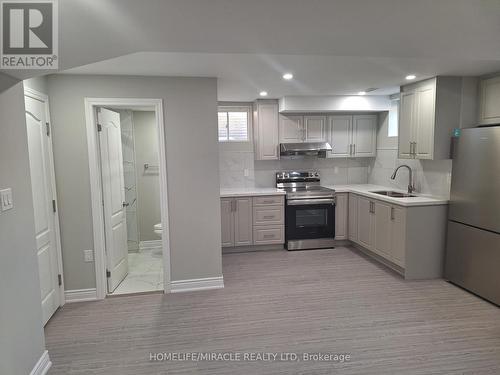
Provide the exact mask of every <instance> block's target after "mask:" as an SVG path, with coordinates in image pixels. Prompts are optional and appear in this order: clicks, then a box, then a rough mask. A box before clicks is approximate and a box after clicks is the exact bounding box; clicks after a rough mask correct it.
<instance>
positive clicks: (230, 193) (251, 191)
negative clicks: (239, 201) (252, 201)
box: [220, 187, 286, 198]
mask: <svg viewBox="0 0 500 375" xmlns="http://www.w3.org/2000/svg"><path fill="white" fill-rule="evenodd" d="M285 194H286V193H285V191H284V190H280V189H276V188H258V187H255V188H224V189H220V197H221V198H234V197H258V196H261V195H285Z"/></svg>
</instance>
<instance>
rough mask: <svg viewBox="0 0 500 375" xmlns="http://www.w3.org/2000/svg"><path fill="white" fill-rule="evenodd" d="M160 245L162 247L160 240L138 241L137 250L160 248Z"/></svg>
mask: <svg viewBox="0 0 500 375" xmlns="http://www.w3.org/2000/svg"><path fill="white" fill-rule="evenodd" d="M161 247H162V241H161V240H152V241H141V242H139V250H149V249H161Z"/></svg>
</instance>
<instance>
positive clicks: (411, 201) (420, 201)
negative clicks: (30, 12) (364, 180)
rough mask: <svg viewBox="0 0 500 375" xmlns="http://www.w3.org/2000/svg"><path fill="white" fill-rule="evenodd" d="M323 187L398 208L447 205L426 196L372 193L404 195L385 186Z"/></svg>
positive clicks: (445, 202)
mask: <svg viewBox="0 0 500 375" xmlns="http://www.w3.org/2000/svg"><path fill="white" fill-rule="evenodd" d="M325 187H328V188H331V189H335V191H336V192H337V193H356V194H359V195H363V196H365V197H368V198H373V199H377V200H380V201H384V202H388V203H393V204H397V205H399V206H405V207H410V206H438V205H443V204H448V200H446V199H442V198H437V197H430V196H426V195H420V194H419V193H412V194H413V195H416V197H408V198H393V197H388V196H385V195H380V194H375V193H372V192H373V191H381V190H390V191H399V192H401V193H406V191H404V190H400V189H394V188H390V187H387V186H380V185H371V184H359V185H325Z"/></svg>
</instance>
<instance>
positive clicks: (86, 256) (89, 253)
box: [83, 250, 94, 262]
mask: <svg viewBox="0 0 500 375" xmlns="http://www.w3.org/2000/svg"><path fill="white" fill-rule="evenodd" d="M83 260H84V261H85V262H93V261H94V250H83Z"/></svg>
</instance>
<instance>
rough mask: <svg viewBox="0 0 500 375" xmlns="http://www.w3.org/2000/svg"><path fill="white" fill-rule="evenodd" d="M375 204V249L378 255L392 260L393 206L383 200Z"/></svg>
mask: <svg viewBox="0 0 500 375" xmlns="http://www.w3.org/2000/svg"><path fill="white" fill-rule="evenodd" d="M374 205H375V210H374V211H375V215H374V217H375V236H374V241H373V249H372V250H373V251H374V252H375V253H377V254H378V255H380V256H382V257H384V258H387V259H389V260H391V211H392V210H391V208H392V207H391V206H390V205H389V204H387V203H383V202H378V201H375V202H374Z"/></svg>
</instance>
